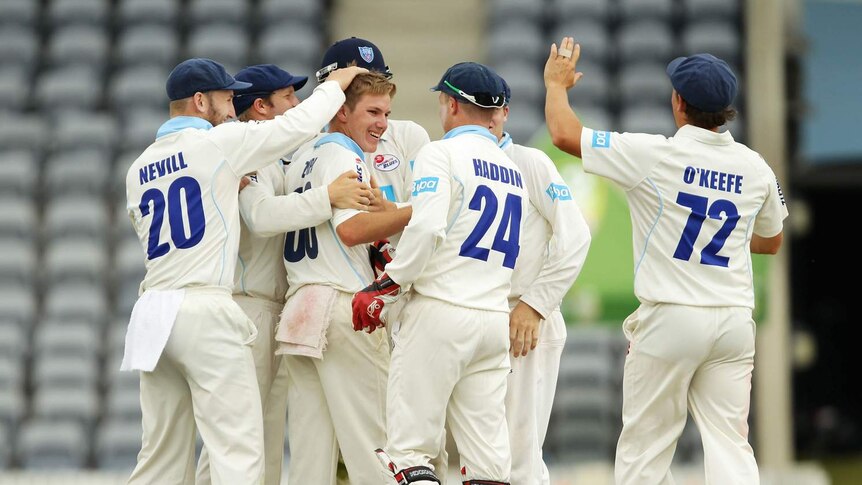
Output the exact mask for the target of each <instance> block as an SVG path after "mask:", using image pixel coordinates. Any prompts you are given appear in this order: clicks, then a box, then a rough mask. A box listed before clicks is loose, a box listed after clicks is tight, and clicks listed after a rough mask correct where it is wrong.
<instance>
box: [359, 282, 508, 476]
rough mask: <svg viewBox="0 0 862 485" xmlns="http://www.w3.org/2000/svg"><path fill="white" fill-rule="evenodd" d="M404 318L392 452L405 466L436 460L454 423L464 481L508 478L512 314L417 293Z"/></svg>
mask: <svg viewBox="0 0 862 485" xmlns="http://www.w3.org/2000/svg"><path fill="white" fill-rule="evenodd" d="M401 321H402V323H401V326H400V328H398V330H397V331H394V332H393V335H392V338H393V341H394V344H395V345H394V349H393V351H392V361H391V364H390V369H389V389H388V393H387V401H386V413H387V416H386V419H387V421H386V432H387V435H388V441H387V442H386V446H385V448H384V449H385V451H386V453H387V454H388V455H389V457H390V458H391V459H392V462H393V463H394V464H395V466H396V468H397V469H398V470H403V469H405V468H410V467H414V466H429V464H430V463H431V458H432V457H435V456H437V455H438V454H439V453H440V447H441V440H442V439H445V436H446V435H445V433H444V432H443V429H444V424H445V423H446V422H448V424H449V429H450V430H451V431H452V437H453V438H454V439H455V444H456V445H457V447H458V453H459V455H460V458H461V467H462V470H463V471H464V472H466V475H464V476H462V480H472V479H479V480H481V479H484V480H496V481H503V482H508V481H509V474H510V472H511V465H512V459H511V454H510V451H509V434H508V432H507V429H506V413H505V404H504V400H505V398H506V378H507V376H508V374H509V369H510V367H509V356H508V350H509V315H508V313H506V312H494V311H485V310H474V309H470V308H464V307H460V306H456V305H451V304H449V303H446V302H444V301H441V300H437V299H434V298H429V297H425V296H422V295H413V297H412V299H411V300H409V301H408V302H407V304H406V305H405V307H404V311H403V312H402V313H401ZM382 469H383V468H382V467H381V470H382ZM382 475H383V476H384V477H388V479H389V481H383V482H377V483H387V484H388V483H393V482H392V473H391V472H388V471H386V472H384V473H383V474H382ZM369 483H372V482H369Z"/></svg>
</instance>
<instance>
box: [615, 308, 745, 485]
mask: <svg viewBox="0 0 862 485" xmlns="http://www.w3.org/2000/svg"><path fill="white" fill-rule="evenodd" d="M623 331H624V332H625V335H626V337H627V338H628V339H629V343H630V347H629V354H628V356H627V357H626V363H625V373H624V377H623V415H622V417H623V429H622V433H621V434H620V439H619V442H618V443H617V454H616V463H615V470H614V474H615V476H616V483H617V484H618V485H629V484H631V485H658V484H661V485H665V484H673V483H674V480H673V477H672V476H671V473H670V464H671V460H672V458H673V454H674V450H675V449H676V443H677V440H678V439H679V436H680V434H682V429H683V426H684V425H685V421H686V417H687V412H686V411H687V410H688V411H690V412H691V415H692V417H694V421H695V424H697V427H698V430H700V435H701V438H702V440H703V452H704V468H705V472H706V484H708V485H731V484H732V485H756V484H758V483H760V478H759V474H758V471H757V463H756V462H755V460H754V452H753V451H752V449H751V445H749V443H748V411H749V405H750V400H751V399H750V398H751V373H752V371H753V370H754V333H755V326H754V321H753V320H752V318H751V309H749V308H744V307H693V306H685V305H671V304H646V303H644V304H641V305H640V307H638V309H637V310H636V311H635V312H634V313H632V314H631V315H630V316H629V317H628V318H627V319H626V321H625V322H624V323H623Z"/></svg>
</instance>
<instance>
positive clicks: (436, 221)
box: [353, 62, 529, 484]
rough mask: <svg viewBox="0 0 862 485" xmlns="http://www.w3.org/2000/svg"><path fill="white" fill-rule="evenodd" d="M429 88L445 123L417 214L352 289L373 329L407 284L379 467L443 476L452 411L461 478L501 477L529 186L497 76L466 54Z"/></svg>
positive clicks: (422, 180)
mask: <svg viewBox="0 0 862 485" xmlns="http://www.w3.org/2000/svg"><path fill="white" fill-rule="evenodd" d="M433 89H434V90H436V91H440V95H439V105H440V119H441V122H442V125H443V128H444V130H446V135H445V136H444V137H443V139H442V140H440V141H435V142H431V143H429V144H428V145H426V146H425V147H424V148H422V150H420V152H419V155H418V156H417V158H416V165H415V167H414V169H415V174H414V182H413V193H412V195H413V210H414V215H413V218H412V219H411V220H410V224H409V225H408V226H407V227H406V228H405V229H404V232H403V234H402V237H401V243H400V248H399V250H398V251H397V253H396V255H395V258H394V259H393V260H392V262H390V263H389V264H388V266H387V267H386V272H385V273H384V274H383V275H381V277H379V278H378V279H377V280H375V281H374V283H373V284H371V285H369V286H368V287H366V288H365V289H363V290H362V291H360V292H358V293H357V294H356V295H355V296H354V298H353V320H354V325H355V326H356V328H357V329H365V330H369V331H373V330H374V329H375V328H377V327H379V326H382V325H383V324H384V323H385V322H386V311H387V306H388V305H391V304H392V303H393V300H394V299H396V298H398V296H399V295H400V293H401V292H402V289H403V291H409V293H408V297H409V298H410V299H409V301H407V303H406V305H405V307H404V310H403V312H402V314H401V320H400V327H399V328H396V329H393V331H392V334H393V337H392V338H393V340H394V348H393V353H392V361H391V365H390V374H389V389H388V393H387V403H386V431H387V436H388V440H387V441H386V445H385V451H384V450H379V451H378V453H379V455H380V457H381V461H383V462H384V464H385V465H386V467H387V468H388V470H382V471H381V473H383V474H384V476H386V477H390V476H394V478H395V481H396V482H397V483H421V484H431V483H439V478H438V477H437V476H436V474H435V471H434V469H433V467H432V466H431V458H433V457H434V456H436V455H437V454H438V453H439V450H440V447H441V444H440V441H441V439H442V430H443V426H444V423H445V422H446V421H447V420H448V423H449V426H450V428H451V430H452V434H453V437H454V439H455V442H456V444H457V445H458V451H459V452H460V456H461V465H462V466H461V469H462V474H463V479H464V480H465V481H464V483H467V484H473V483H477V484H478V483H483V484H505V483H508V481H509V473H510V467H511V456H510V452H509V439H508V433H507V429H506V424H505V409H504V399H505V395H506V379H507V376H508V374H509V369H510V366H509V358H508V348H509V338H508V337H509V318H508V315H509V305H508V302H507V298H508V295H509V291H510V280H511V277H512V269H513V268H514V267H515V263H516V261H517V259H518V255H519V253H520V251H521V245H520V231H521V226H522V223H523V217H522V216H523V214H524V213H525V212H526V203H527V200H528V197H529V195H528V193H527V190H526V188H525V186H524V177H523V175H522V174H521V171H520V170H519V169H518V167H517V166H516V165H515V164H514V163H513V162H512V160H510V159H509V157H507V156H506V154H505V153H503V151H502V150H500V148H499V147H498V146H497V138H496V137H495V136H494V135H493V134H492V133H491V132H490V131H489V130H488V127H489V126H490V125H491V122H492V117H493V114H494V111H495V110H496V109H498V108H500V107H502V106H503V105H504V104H505V88H504V86H503V82H502V79H501V78H500V77H499V76H498V75H497V74H496V73H495V72H493V71H492V70H491V69H489V68H488V67H486V66H483V65H481V64H477V63H473V62H463V63H459V64H456V65H454V66H452V67H451V68H449V69H448V70H447V71H446V72H445V74H444V75H443V77H442V78H441V79H440V82H439V83H438V84H437V85H436V86H435V87H434V88H433ZM378 333H383V332H378ZM360 335H361V334H360ZM378 446H379V445H378ZM382 483H386V481H383V482H382ZM389 483H391V482H389Z"/></svg>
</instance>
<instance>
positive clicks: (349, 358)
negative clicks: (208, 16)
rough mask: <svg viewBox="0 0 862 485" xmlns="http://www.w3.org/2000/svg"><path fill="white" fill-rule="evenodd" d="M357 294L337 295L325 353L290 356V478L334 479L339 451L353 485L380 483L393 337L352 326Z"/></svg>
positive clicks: (313, 482) (306, 484) (318, 484)
mask: <svg viewBox="0 0 862 485" xmlns="http://www.w3.org/2000/svg"><path fill="white" fill-rule="evenodd" d="M352 298H353V295H352V294H351V293H345V292H342V291H339V292H337V294H336V297H335V302H334V303H333V306H332V314H331V316H330V323H329V328H328V329H327V331H326V340H327V346H326V350H325V351H324V352H323V359H322V360H321V359H315V358H312V357H303V356H295V355H285V356H284V358H285V361H286V362H287V381H288V392H287V396H288V406H287V421H288V424H287V433H288V441H289V443H290V464H289V470H290V473H289V476H288V482H289V483H290V484H291V485H332V484H335V483H336V470H337V463H338V455H339V450H340V452H341V457H342V458H343V460H344V465H345V467H346V468H347V473H348V475H349V477H350V483H351V484H354V485H376V484H378V483H380V466H381V465H380V461H379V460H378V459H377V456H376V454H375V453H374V450H375V449H376V448H379V447H380V446H381V444H382V443H383V442H385V441H386V427H385V421H386V415H385V412H386V381H387V378H388V369H389V340H388V339H387V337H386V332H385V331H383V330H377V331H376V332H374V333H371V334H367V333H365V332H355V331H354V330H353V310H352V307H351V300H352Z"/></svg>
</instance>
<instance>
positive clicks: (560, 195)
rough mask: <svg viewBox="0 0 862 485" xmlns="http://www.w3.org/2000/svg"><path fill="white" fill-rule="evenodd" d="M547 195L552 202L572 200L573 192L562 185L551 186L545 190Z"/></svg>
mask: <svg viewBox="0 0 862 485" xmlns="http://www.w3.org/2000/svg"><path fill="white" fill-rule="evenodd" d="M545 193H546V194H548V197H550V198H551V200H557V199H560V200H572V191H571V190H569V188H568V187H567V186H565V185H562V184H551V185H549V186H548V188H547V189H545Z"/></svg>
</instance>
